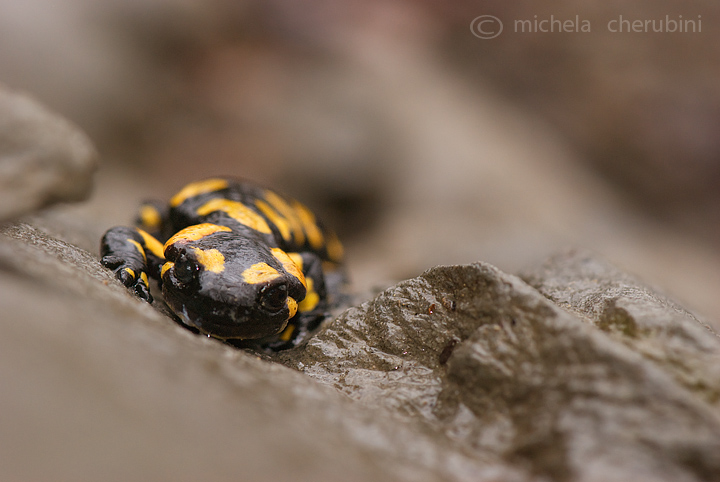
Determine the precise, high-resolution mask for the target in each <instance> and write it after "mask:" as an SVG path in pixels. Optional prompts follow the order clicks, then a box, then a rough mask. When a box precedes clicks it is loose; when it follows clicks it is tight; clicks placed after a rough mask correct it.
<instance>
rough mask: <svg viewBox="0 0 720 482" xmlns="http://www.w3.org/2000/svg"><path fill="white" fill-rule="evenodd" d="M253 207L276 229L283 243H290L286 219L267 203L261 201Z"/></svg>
mask: <svg viewBox="0 0 720 482" xmlns="http://www.w3.org/2000/svg"><path fill="white" fill-rule="evenodd" d="M255 206H257V207H258V209H259V210H260V211H262V213H263V214H264V215H265V216H266V217H267V218H268V219H269V220H270V222H271V223H273V224H274V225H275V226H276V227H277V228H278V231H280V236H282V237H283V239H284V240H285V241H290V236H291V233H290V223H288V221H287V219H285V218H284V217H282V216H281V215H280V214H278V212H277V211H275V210H274V209H273V208H271V207H270V205H269V204H268V203H266V202H265V201H263V200H261V199H257V200H256V201H255Z"/></svg>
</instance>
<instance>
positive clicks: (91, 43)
mask: <svg viewBox="0 0 720 482" xmlns="http://www.w3.org/2000/svg"><path fill="white" fill-rule="evenodd" d="M0 8H1V9H2V15H0V32H1V33H0V36H1V37H0V39H1V41H0V65H1V66H2V67H1V68H0V81H1V82H3V83H5V84H6V85H8V86H9V87H11V88H14V89H19V90H22V91H26V92H29V93H31V94H32V95H33V96H35V98H37V99H38V100H40V101H41V102H43V103H45V104H46V105H47V106H49V107H50V108H51V109H54V110H55V111H57V112H59V113H60V114H62V115H64V116H66V117H67V118H69V119H70V120H71V121H73V122H75V123H77V124H78V125H79V126H80V127H81V128H82V129H84V130H85V132H87V133H88V134H89V136H90V137H91V138H92V139H93V141H94V142H95V143H96V145H97V147H98V150H99V153H100V156H101V158H102V163H101V168H100V172H99V174H98V176H97V183H98V186H99V187H98V189H96V192H95V195H94V196H93V198H92V200H91V202H90V204H89V205H86V206H85V207H83V208H80V209H79V212H73V213H72V216H71V217H73V218H75V217H76V216H85V215H87V216H89V217H90V219H91V221H92V222H91V223H90V224H91V226H92V227H93V228H96V229H95V231H94V233H93V234H94V235H97V236H98V237H99V236H100V234H101V233H102V232H103V231H104V230H105V229H106V228H108V227H109V226H111V225H114V224H119V223H127V222H129V221H130V219H131V218H132V216H133V210H134V208H135V206H136V204H137V202H138V201H139V200H140V198H143V197H159V198H165V197H167V196H168V195H170V194H171V193H172V192H173V191H174V190H176V189H177V188H178V187H179V186H181V185H183V184H184V183H186V182H188V181H190V180H193V179H197V178H200V177H203V176H207V175H213V174H232V175H239V176H245V177H248V178H251V179H255V180H257V181H260V182H264V183H267V184H269V185H271V186H273V187H275V188H277V189H280V190H282V191H285V192H287V193H288V194H290V195H294V196H297V197H299V198H301V199H303V200H306V201H307V202H308V203H309V204H310V205H311V206H313V207H314V208H315V209H316V210H318V211H320V212H322V213H323V215H324V216H325V217H328V218H330V220H331V222H332V224H334V225H335V226H336V227H337V228H338V230H339V231H340V232H341V234H342V236H343V238H344V239H345V240H346V243H347V244H348V246H349V253H350V261H351V263H352V265H353V266H352V268H353V269H352V271H353V273H354V279H355V281H356V282H357V283H358V284H359V285H360V286H361V287H367V286H371V285H373V284H374V283H378V284H383V283H384V282H385V281H387V280H394V279H401V278H404V277H407V276H411V275H416V274H418V273H419V272H421V271H422V270H424V269H425V268H427V267H430V266H433V265H436V264H441V263H455V262H470V261H474V260H480V259H481V260H486V261H489V262H491V263H494V264H496V265H498V266H500V267H501V268H503V269H507V270H510V271H516V270H517V269H519V268H521V267H523V266H525V265H526V264H527V263H529V262H532V261H534V260H536V259H538V258H539V257H541V256H543V255H545V254H547V253H548V252H551V251H554V250H555V249H557V247H558V246H565V245H576V244H580V245H583V246H586V247H590V248H592V249H595V250H597V251H599V252H601V253H603V254H606V255H608V256H609V257H610V258H611V259H612V260H614V261H616V262H618V263H620V264H621V265H623V266H625V267H627V268H628V269H630V270H631V271H634V272H637V273H639V274H641V275H642V276H643V277H644V278H646V279H648V280H649V281H650V282H652V283H655V284H657V285H659V286H662V287H663V289H666V290H668V291H669V292H671V293H673V294H674V295H676V296H678V297H679V298H680V299H682V300H684V301H686V302H688V303H689V304H690V305H691V306H693V307H695V308H697V309H698V310H699V311H701V312H702V313H705V314H707V315H709V316H711V317H714V318H718V316H719V315H720V298H718V297H717V296H716V293H717V291H718V286H720V269H719V268H720V261H718V255H717V251H718V250H717V248H716V247H717V245H718V240H719V239H720V232H718V228H717V226H719V225H720V223H718V219H719V217H720V201H719V198H720V190H719V189H717V188H716V186H717V185H718V180H719V178H720V162H719V159H718V156H719V154H718V153H719V152H720V148H719V147H720V146H719V144H718V142H720V141H718V139H720V137H719V136H718V135H717V132H718V127H719V125H720V89H719V88H718V87H717V82H715V80H716V79H717V77H718V76H717V73H718V69H720V64H719V59H720V56H719V55H718V52H717V50H718V49H719V48H720V47H719V46H720V42H718V41H717V40H718V39H717V38H716V37H717V29H716V28H715V27H716V25H717V23H718V22H720V12H718V10H719V8H720V7H717V6H714V5H711V4H708V3H707V2H699V1H697V2H694V1H693V2H678V1H675V2H673V1H668V2H662V3H657V2H643V1H633V2H631V3H627V2H610V3H608V2H594V1H590V2H582V3H579V4H578V3H577V2H567V1H552V0H547V1H544V2H529V1H521V2H512V4H509V3H507V2H494V1H487V2H465V1H459V2H453V3H452V4H448V3H444V2H434V1H431V0H426V1H421V2H403V1H369V2H368V1H364V2H360V1H346V2H340V3H332V4H330V3H327V2H320V1H309V2H303V3H302V5H298V4H296V3H294V2H288V1H282V0H273V1H266V2H254V1H242V2H237V1H227V0H210V1H203V2H199V1H196V0H182V1H166V0H134V1H132V2H119V1H112V0H107V1H104V2H92V1H89V0H64V1H61V2H48V1H44V0H29V1H27V2H16V1H3V2H2V3H0ZM483 14H489V15H494V16H496V17H497V18H499V19H501V21H503V22H504V24H505V29H504V31H503V33H502V34H501V35H500V36H498V37H497V38H494V39H492V40H482V39H479V38H477V37H476V36H474V35H473V34H472V32H471V29H470V24H471V21H472V20H473V19H474V18H475V17H477V16H479V15H483ZM621 15H622V16H623V17H624V18H626V19H630V20H637V19H640V20H644V19H664V18H665V16H669V17H671V18H679V16H681V15H683V16H684V17H683V18H685V19H696V18H697V17H701V22H702V24H701V27H702V31H701V32H697V33H613V32H610V31H609V30H608V28H607V24H608V21H609V20H612V19H617V18H618V17H619V16H621ZM551 16H553V18H556V19H562V20H575V19H576V17H577V18H579V19H580V20H581V21H585V20H586V21H588V22H590V24H591V31H590V32H589V33H582V32H581V33H577V32H574V33H572V32H554V33H542V32H535V33H531V32H526V33H521V32H515V31H514V29H513V26H514V22H515V20H518V19H531V20H532V19H540V20H542V19H549V18H550V17H551ZM93 249H94V248H93Z"/></svg>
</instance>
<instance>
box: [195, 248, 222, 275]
mask: <svg viewBox="0 0 720 482" xmlns="http://www.w3.org/2000/svg"><path fill="white" fill-rule="evenodd" d="M193 251H195V256H196V257H197V260H198V263H200V264H201V265H202V266H203V268H205V269H206V270H207V271H212V272H213V273H222V271H223V270H224V269H225V256H223V254H222V253H221V252H220V251H218V250H217V249H214V248H213V249H200V248H193Z"/></svg>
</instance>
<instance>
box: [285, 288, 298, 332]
mask: <svg viewBox="0 0 720 482" xmlns="http://www.w3.org/2000/svg"><path fill="white" fill-rule="evenodd" d="M287 305H288V310H289V311H290V315H288V320H289V319H290V318H292V317H293V316H295V313H297V310H298V304H297V301H295V298H293V297H292V296H288V299H287ZM291 333H292V332H291ZM289 339H290V338H288V340H289ZM285 341H287V340H285Z"/></svg>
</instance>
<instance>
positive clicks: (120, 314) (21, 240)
mask: <svg viewBox="0 0 720 482" xmlns="http://www.w3.org/2000/svg"><path fill="white" fill-rule="evenodd" d="M588 266H589V267H590V268H593V269H594V270H595V271H596V273H595V274H594V275H590V279H592V280H595V281H593V282H594V283H595V285H596V287H597V289H596V291H595V294H596V295H597V297H599V298H600V299H602V298H603V297H606V298H612V297H613V296H614V294H617V293H639V294H640V296H636V297H635V298H634V299H635V301H634V305H633V307H632V308H633V309H637V310H641V311H638V312H634V311H631V310H630V309H628V313H627V314H625V316H624V318H623V320H624V321H623V323H625V324H627V323H629V322H630V321H628V319H633V320H634V321H633V322H634V323H635V324H636V325H642V324H643V323H651V322H652V323H655V326H656V331H659V332H661V333H662V336H657V337H654V338H653V343H655V344H656V346H655V351H663V350H667V353H671V354H672V353H678V354H681V355H682V356H683V357H686V358H687V359H688V360H690V361H689V362H688V364H687V365H686V366H685V367H683V369H682V370H680V371H681V372H682V373H683V374H685V375H687V376H690V375H692V374H696V375H697V376H698V377H701V378H702V377H704V378H702V379H703V380H705V383H706V384H708V385H709V384H710V383H714V382H712V380H713V379H712V378H711V376H710V374H712V373H714V372H713V370H712V365H713V361H715V360H716V358H714V356H715V353H717V351H716V347H717V336H716V335H715V334H714V333H712V332H711V331H710V330H709V329H708V328H706V327H705V326H703V325H701V324H700V323H699V322H697V321H696V320H695V319H694V318H693V317H692V315H690V314H688V313H687V312H684V311H682V310H680V309H678V308H676V307H675V306H674V305H672V304H671V303H670V302H668V301H666V300H664V299H663V298H662V297H660V296H659V295H656V294H654V293H653V292H652V291H650V290H649V289H647V288H645V287H642V286H641V285H639V284H637V283H636V282H634V281H633V280H632V279H631V278H629V277H627V276H626V275H624V274H622V273H620V272H618V271H613V268H610V267H608V266H607V264H604V263H603V262H601V261H599V260H597V259H593V258H583V260H582V262H581V263H580V264H579V266H577V267H575V268H573V260H572V258H570V259H568V258H565V257H560V258H557V259H555V260H551V261H550V262H549V263H548V264H547V265H545V266H544V267H543V268H541V269H539V270H538V271H537V273H534V274H532V275H527V277H528V279H531V280H532V282H533V283H534V284H536V285H537V286H539V287H540V288H541V289H543V288H542V287H543V286H544V285H547V286H553V287H554V288H553V289H554V290H555V291H556V292H560V291H561V290H562V288H560V286H561V284H562V282H563V281H562V280H565V281H567V283H568V284H567V286H568V288H567V290H568V291H567V298H568V299H571V298H573V296H575V295H574V294H573V293H575V287H574V286H575V285H578V286H582V283H583V279H585V278H583V276H586V277H587V275H588V269H589V268H588ZM558 273H560V274H558ZM603 273H604V276H605V278H604V280H605V281H603V282H601V283H598V281H597V279H599V278H600V275H602V274H603ZM573 280H576V281H573ZM613 286H614V288H613ZM578 292H579V293H581V294H582V293H586V292H587V290H584V289H578ZM0 293H1V294H0V296H1V297H2V306H3V315H2V317H0V324H1V325H2V331H3V337H1V338H0V384H2V386H3V390H2V392H0V406H2V407H3V410H1V411H0V425H2V427H3V430H2V431H0V461H1V463H0V478H2V480H62V479H65V480H97V479H98V478H102V479H103V480H147V479H161V478H173V479H177V480H197V479H198V478H212V479H214V480H230V479H234V480H236V479H237V478H243V480H287V479H289V478H293V479H294V480H358V481H366V480H428V481H431V480H460V481H463V480H467V481H470V480H508V481H513V480H517V481H529V480H578V481H586V480H587V481H596V480H597V481H601V480H602V481H608V480H610V481H612V480H628V479H629V478H631V477H632V478H640V479H642V480H668V481H670V480H672V481H676V480H688V481H694V480H715V479H716V478H717V477H718V476H719V475H720V458H719V457H718V454H720V420H719V419H718V413H717V407H716V405H715V404H714V403H713V402H714V399H712V397H708V393H709V391H708V390H707V389H697V388H696V387H693V386H691V385H688V384H687V383H686V379H685V378H679V377H678V370H677V369H676V368H675V367H672V366H671V365H670V364H668V363H665V362H664V361H662V360H660V361H658V359H657V357H656V358H651V357H648V356H647V354H646V353H645V352H644V351H643V350H641V349H640V348H638V347H637V346H635V345H634V344H633V343H629V342H628V341H627V340H625V339H624V338H623V337H624V336H625V335H624V334H621V335H618V334H617V333H615V332H614V331H613V330H608V329H604V325H597V326H596V324H594V323H592V322H588V320H589V319H590V317H589V316H585V315H582V314H581V315H576V314H573V313H571V312H570V311H567V310H565V309H563V308H562V307H560V306H559V305H558V304H556V303H554V302H553V301H551V300H550V299H548V298H547V297H546V296H544V295H543V294H541V293H540V292H539V291H537V290H536V289H534V288H533V287H531V286H530V285H528V284H526V283H525V282H523V281H522V280H521V279H520V278H518V277H516V276H512V275H508V274H505V273H503V272H501V271H499V270H497V269H496V268H494V267H492V266H490V265H487V264H475V265H470V266H454V267H438V268H434V269H431V270H429V271H427V272H426V273H425V274H423V275H422V276H420V277H418V278H416V279H412V280H408V281H404V282H402V283H400V284H398V285H396V286H394V287H391V288H389V289H388V290H386V291H384V292H383V293H380V294H379V295H378V296H377V297H375V298H374V299H372V300H370V301H368V302H366V303H364V304H362V305H361V306H358V307H354V308H350V309H349V310H348V311H346V312H345V313H344V314H342V315H341V316H340V317H338V318H337V319H335V320H332V321H330V322H328V323H327V324H326V326H325V327H324V328H323V329H322V330H321V331H320V332H319V333H318V334H317V335H316V336H314V337H313V338H311V339H310V340H309V341H308V343H307V344H306V345H305V346H303V347H299V348H298V349H294V350H292V351H288V352H283V353H281V354H279V355H276V356H274V357H273V358H274V361H279V362H282V363H284V364H285V365H288V366H290V367H292V368H295V369H297V370H298V371H300V372H302V373H298V372H297V371H295V370H290V369H288V368H287V367H283V366H281V365H280V364H278V363H273V361H272V360H268V359H267V358H266V357H265V358H266V359H262V358H260V357H257V356H255V355H253V354H252V353H248V352H244V351H239V350H235V349H233V348H231V347H228V346H226V345H223V344H222V343H220V342H217V341H215V340H211V339H207V338H204V337H200V336H195V335H192V334H191V333H189V332H187V331H186V330H184V329H183V328H181V327H180V326H179V325H177V324H175V323H174V322H173V321H172V320H171V319H169V318H167V317H165V316H163V315H162V314H160V313H159V312H158V311H156V310H155V309H153V307H152V306H150V305H147V304H145V303H143V302H141V301H139V300H137V299H134V298H133V297H132V296H131V295H130V294H129V293H128V292H127V291H126V290H125V289H124V288H123V287H122V286H121V285H119V283H117V282H116V281H115V280H114V279H112V277H111V275H110V273H109V272H108V271H106V270H105V269H103V268H102V267H101V266H100V265H99V263H98V261H97V259H96V257H95V256H94V255H93V254H90V253H88V252H86V251H84V250H82V249H79V248H77V247H75V246H73V245H71V244H69V243H66V242H64V241H61V240H59V239H57V238H53V237H51V236H48V235H47V234H45V233H43V232H42V231H40V230H38V229H37V228H34V227H32V226H30V225H27V224H15V225H9V226H6V227H5V228H3V232H2V234H1V235H0ZM558 296H559V295H558ZM658 300H660V301H658ZM559 303H561V304H562V305H563V306H565V305H566V303H565V302H559ZM616 305H620V306H624V305H623V303H622V302H621V300H619V299H617V300H616ZM639 313H656V314H657V316H656V317H655V318H653V319H652V320H651V317H649V316H648V317H646V321H642V320H641V318H642V317H641V316H640V314H639ZM696 328H698V329H696ZM674 346H678V347H680V348H679V350H680V351H677V352H672V351H671V349H672V347H674ZM40 453H41V454H43V457H42V460H39V459H38V456H37V454H40Z"/></svg>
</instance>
